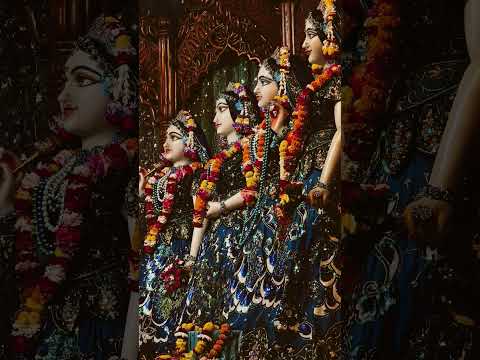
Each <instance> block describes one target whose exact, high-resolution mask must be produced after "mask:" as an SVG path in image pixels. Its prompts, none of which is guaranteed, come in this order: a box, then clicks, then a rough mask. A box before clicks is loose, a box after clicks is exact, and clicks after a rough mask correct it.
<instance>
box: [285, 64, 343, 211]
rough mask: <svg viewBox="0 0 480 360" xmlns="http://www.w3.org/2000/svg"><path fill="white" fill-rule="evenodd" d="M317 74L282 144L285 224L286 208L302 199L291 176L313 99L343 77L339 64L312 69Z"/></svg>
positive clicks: (299, 102) (302, 95)
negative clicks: (319, 91)
mask: <svg viewBox="0 0 480 360" xmlns="http://www.w3.org/2000/svg"><path fill="white" fill-rule="evenodd" d="M312 71H313V73H314V74H318V72H320V71H321V73H320V74H319V75H318V76H316V78H315V80H314V81H313V82H311V83H310V84H308V85H307V86H306V87H305V89H303V90H302V92H301V93H300V94H299V95H298V97H297V102H296V107H295V111H294V112H293V114H292V116H293V125H292V129H291V130H290V131H289V132H288V134H287V136H286V137H285V139H284V140H283V141H282V142H281V143H280V146H279V153H280V192H279V201H280V203H279V206H277V209H276V212H277V215H278V216H279V218H280V219H281V220H285V219H286V217H287V214H286V208H287V207H288V206H289V205H291V204H294V203H296V201H293V200H299V199H300V198H301V185H302V184H297V183H292V182H291V175H292V173H293V171H295V168H296V165H297V160H298V157H299V156H300V154H301V152H302V148H303V139H304V134H303V131H304V127H305V123H306V120H307V119H308V116H309V106H310V101H311V95H312V94H313V93H315V92H317V91H318V90H319V89H321V88H322V87H323V86H324V85H325V84H327V83H328V82H329V81H330V80H331V79H332V78H333V77H335V76H338V75H340V73H341V67H340V65H337V64H332V65H326V66H325V68H322V67H320V66H318V65H312Z"/></svg>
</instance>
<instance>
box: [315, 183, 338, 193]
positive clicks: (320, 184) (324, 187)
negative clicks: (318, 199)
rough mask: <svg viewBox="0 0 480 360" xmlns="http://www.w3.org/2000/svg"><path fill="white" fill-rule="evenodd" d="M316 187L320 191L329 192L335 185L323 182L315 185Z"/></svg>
mask: <svg viewBox="0 0 480 360" xmlns="http://www.w3.org/2000/svg"><path fill="white" fill-rule="evenodd" d="M317 187H319V188H321V189H325V190H328V191H331V190H333V189H334V188H335V185H331V184H325V183H324V182H323V181H319V182H318V183H317Z"/></svg>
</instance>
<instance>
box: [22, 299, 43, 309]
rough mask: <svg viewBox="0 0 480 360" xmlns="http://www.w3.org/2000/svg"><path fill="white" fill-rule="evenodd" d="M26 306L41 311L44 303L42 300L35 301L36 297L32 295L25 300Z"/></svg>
mask: <svg viewBox="0 0 480 360" xmlns="http://www.w3.org/2000/svg"><path fill="white" fill-rule="evenodd" d="M25 306H26V307H27V308H29V309H31V310H35V311H41V310H42V309H43V305H42V304H41V303H40V302H37V301H35V299H33V298H31V297H29V298H28V299H27V301H25Z"/></svg>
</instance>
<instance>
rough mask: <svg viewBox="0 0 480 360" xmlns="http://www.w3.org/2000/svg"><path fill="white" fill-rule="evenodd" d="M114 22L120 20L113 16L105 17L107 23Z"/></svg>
mask: <svg viewBox="0 0 480 360" xmlns="http://www.w3.org/2000/svg"><path fill="white" fill-rule="evenodd" d="M114 22H118V20H117V19H115V18H114V17H113V16H107V17H105V23H107V24H110V23H114Z"/></svg>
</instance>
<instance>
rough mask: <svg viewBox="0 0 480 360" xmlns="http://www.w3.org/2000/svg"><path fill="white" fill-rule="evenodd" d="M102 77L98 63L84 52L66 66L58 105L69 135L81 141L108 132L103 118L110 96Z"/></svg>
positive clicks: (76, 55) (74, 56)
mask: <svg viewBox="0 0 480 360" xmlns="http://www.w3.org/2000/svg"><path fill="white" fill-rule="evenodd" d="M103 76H104V71H103V69H102V68H101V66H100V64H99V63H98V62H96V61H94V60H93V59H92V58H91V56H90V55H89V54H87V53H86V52H84V51H81V50H77V51H75V52H74V53H73V54H72V55H71V56H70V57H69V58H68V60H67V62H66V63H65V85H64V88H63V90H62V92H61V93H60V95H59V96H58V102H59V104H60V109H61V114H62V123H63V127H64V128H65V130H66V131H68V132H69V133H71V134H73V135H77V136H79V137H81V138H83V137H90V136H92V135H95V134H97V133H101V132H103V131H105V130H107V129H111V127H112V125H111V124H110V123H109V122H108V121H107V120H106V119H105V113H106V110H107V104H108V103H109V101H110V97H109V95H108V94H107V93H106V92H105V91H104V87H105V86H104V79H103Z"/></svg>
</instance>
